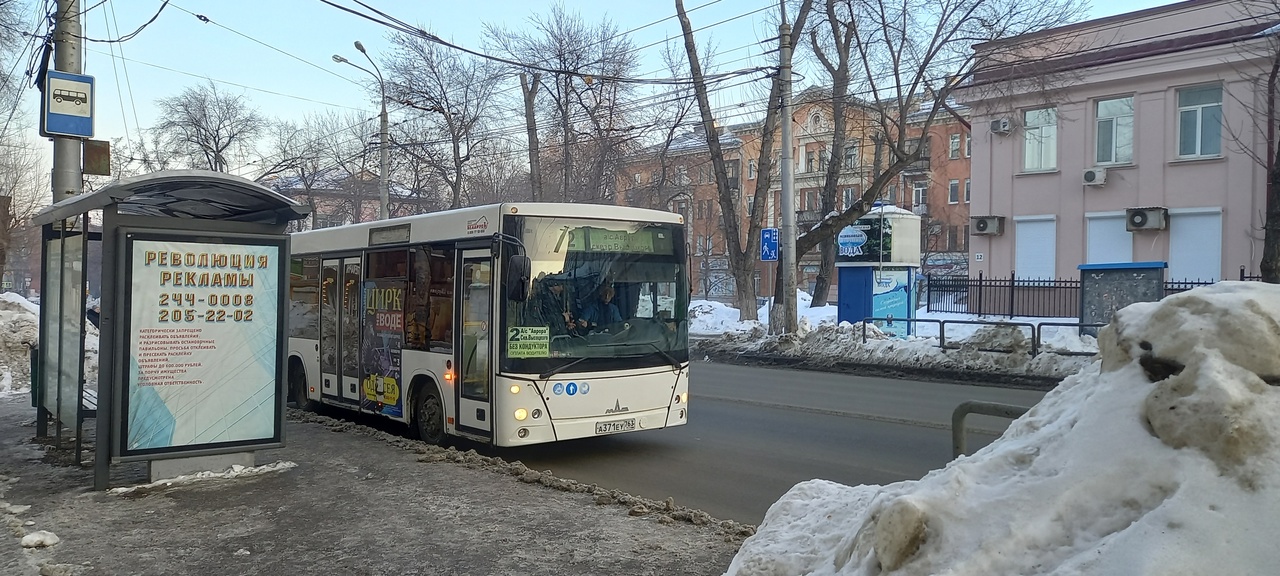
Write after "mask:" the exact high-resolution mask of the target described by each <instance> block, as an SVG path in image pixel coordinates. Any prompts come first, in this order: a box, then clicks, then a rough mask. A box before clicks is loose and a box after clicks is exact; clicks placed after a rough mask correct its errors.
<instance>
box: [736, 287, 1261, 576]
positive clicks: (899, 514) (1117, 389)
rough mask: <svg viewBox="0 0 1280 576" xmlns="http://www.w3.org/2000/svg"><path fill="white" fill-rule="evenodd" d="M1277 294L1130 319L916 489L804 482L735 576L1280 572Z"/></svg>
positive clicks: (1149, 309)
mask: <svg viewBox="0 0 1280 576" xmlns="http://www.w3.org/2000/svg"><path fill="white" fill-rule="evenodd" d="M1277 323H1280V287H1276V286H1272V285H1268V284H1262V283H1255V282H1223V283H1219V284H1217V285H1214V286H1209V287H1204V288H1196V289H1195V290H1192V291H1189V292H1185V293H1182V294H1177V295H1174V296H1170V297H1168V298H1166V299H1165V300H1163V301H1162V302H1159V303H1142V304H1135V305H1132V306H1129V307H1127V308H1125V309H1123V310H1121V311H1120V312H1119V313H1118V314H1117V315H1116V318H1115V320H1114V321H1113V323H1112V325H1111V326H1109V327H1108V328H1106V329H1104V330H1103V332H1102V333H1101V334H1100V338H1099V341H1100V346H1101V348H1102V350H1101V354H1100V355H1101V360H1100V361H1096V362H1094V363H1092V364H1090V365H1089V366H1088V367H1087V368H1086V369H1085V370H1083V371H1081V372H1080V373H1078V374H1076V375H1074V376H1071V377H1070V378H1068V379H1066V380H1065V381H1064V382H1063V383H1062V384H1060V385H1059V386H1058V387H1057V388H1055V389H1054V390H1053V391H1051V392H1050V393H1049V394H1047V395H1046V396H1045V397H1044V400H1043V401H1041V402H1040V403H1039V404H1038V405H1036V406H1035V407H1034V408H1032V409H1031V411H1029V412H1028V413H1027V414H1026V415H1024V416H1023V417H1021V418H1019V419H1017V420H1016V421H1014V422H1013V424H1012V425H1011V426H1010V427H1009V429H1008V431H1007V432H1005V434H1004V435H1003V436H1002V437H1001V438H1000V439H998V440H996V441H995V442H993V443H992V444H990V445H988V446H987V447H985V448H983V449H982V450H980V451H978V452H977V453H976V454H974V455H972V456H967V457H964V456H962V457H960V458H958V459H956V460H954V461H952V462H951V463H950V464H948V465H947V466H946V467H945V468H942V469H940V470H935V471H933V472H930V473H929V474H927V475H926V476H925V477H924V478H922V479H920V480H912V481H905V482H898V483H895V484H890V485H887V486H868V485H863V486H845V485H841V484H837V483H834V482H829V481H825V480H811V481H807V482H802V483H800V484H797V485H795V486H794V487H793V488H791V490H790V491H788V492H787V493H786V494H785V495H783V496H782V498H781V499H780V500H778V501H777V502H776V503H774V504H773V506H771V507H770V509H769V511H768V513H767V514H766V515H765V518H764V521H763V522H762V523H761V524H760V526H759V528H758V530H757V533H756V534H755V535H754V536H752V537H751V538H748V539H747V541H746V542H744V543H743V546H742V548H741V549H740V550H739V552H738V554H737V556H736V557H735V558H734V560H733V562H732V564H731V565H730V567H729V570H728V573H727V574H728V576H763V575H775V574H812V575H818V576H821V575H836V574H839V575H846V576H854V575H866V576H870V575H879V574H895V575H925V574H946V575H948V576H970V575H973V576H977V575H987V574H1044V575H1063V576H1065V575H1080V574H1124V575H1126V576H1143V575H1151V576H1156V575H1166V574H1274V573H1275V569H1276V568H1275V567H1276V566H1280V547H1277V546H1276V545H1275V544H1274V542H1273V540H1274V535H1275V534H1277V533H1280V444H1278V442H1280V388H1277V387H1275V386H1271V385H1268V383H1267V382H1268V381H1273V379H1274V378H1275V377H1276V376H1278V375H1280V356H1277V354H1276V352H1275V351H1276V350H1277V349H1280V332H1278V331H1276V330H1275V329H1274V327H1275V326H1276V325H1277Z"/></svg>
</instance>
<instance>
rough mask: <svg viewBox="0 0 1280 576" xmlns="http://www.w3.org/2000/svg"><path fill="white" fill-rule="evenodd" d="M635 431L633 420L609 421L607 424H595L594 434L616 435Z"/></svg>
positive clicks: (634, 421)
mask: <svg viewBox="0 0 1280 576" xmlns="http://www.w3.org/2000/svg"><path fill="white" fill-rule="evenodd" d="M635 429H636V419H635V418H627V419H626V420H611V421H609V422H596V434H616V433H618V432H631V431H633V430H635Z"/></svg>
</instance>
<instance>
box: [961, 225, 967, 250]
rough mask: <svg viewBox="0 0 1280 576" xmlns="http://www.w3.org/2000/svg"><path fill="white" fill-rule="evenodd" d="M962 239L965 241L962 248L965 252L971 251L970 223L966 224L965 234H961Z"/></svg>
mask: <svg viewBox="0 0 1280 576" xmlns="http://www.w3.org/2000/svg"><path fill="white" fill-rule="evenodd" d="M960 239H961V240H962V241H964V248H961V250H963V251H964V252H968V251H969V225H968V224H965V225H964V236H961V237H960Z"/></svg>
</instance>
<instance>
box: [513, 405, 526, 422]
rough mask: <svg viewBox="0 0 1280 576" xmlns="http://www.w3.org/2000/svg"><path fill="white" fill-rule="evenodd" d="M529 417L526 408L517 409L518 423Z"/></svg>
mask: <svg viewBox="0 0 1280 576" xmlns="http://www.w3.org/2000/svg"><path fill="white" fill-rule="evenodd" d="M528 417H529V411H528V410H525V409H524V408H516V420H517V421H520V422H524V420H525V418H528Z"/></svg>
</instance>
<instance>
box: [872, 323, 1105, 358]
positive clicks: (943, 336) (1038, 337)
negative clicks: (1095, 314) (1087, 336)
mask: <svg viewBox="0 0 1280 576" xmlns="http://www.w3.org/2000/svg"><path fill="white" fill-rule="evenodd" d="M879 322H883V323H885V324H886V325H889V326H892V325H893V323H895V322H904V323H909V324H920V323H926V324H936V325H937V326H938V348H941V349H943V350H959V349H961V348H962V347H963V346H962V345H960V344H958V343H952V344H949V343H947V325H975V326H1005V327H1016V328H1019V329H1021V328H1029V329H1030V330H1028V332H1029V333H1030V336H1031V351H1030V352H1031V356H1033V357H1034V356H1039V355H1040V353H1041V352H1044V351H1045V350H1044V327H1045V326H1048V327H1051V328H1077V329H1083V328H1101V327H1103V326H1106V324H1098V323H1094V322H1005V321H1000V320H997V321H987V320H938V319H935V318H880V317H874V316H869V317H867V318H863V319H862V343H863V344H866V343H867V326H868V325H870V324H873V323H879ZM955 342H964V340H963V339H957V340H955ZM977 351H979V352H998V353H1005V354H1012V353H1015V352H1017V350H1015V349H1006V348H978V349H977ZM1051 352H1052V353H1054V354H1058V355H1060V356H1093V355H1094V354H1096V353H1097V352H1087V351H1083V350H1079V351H1077V350H1052V351H1051Z"/></svg>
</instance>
